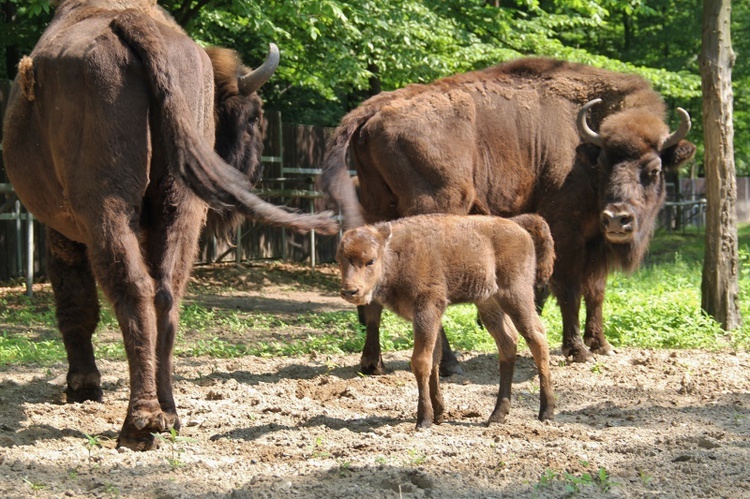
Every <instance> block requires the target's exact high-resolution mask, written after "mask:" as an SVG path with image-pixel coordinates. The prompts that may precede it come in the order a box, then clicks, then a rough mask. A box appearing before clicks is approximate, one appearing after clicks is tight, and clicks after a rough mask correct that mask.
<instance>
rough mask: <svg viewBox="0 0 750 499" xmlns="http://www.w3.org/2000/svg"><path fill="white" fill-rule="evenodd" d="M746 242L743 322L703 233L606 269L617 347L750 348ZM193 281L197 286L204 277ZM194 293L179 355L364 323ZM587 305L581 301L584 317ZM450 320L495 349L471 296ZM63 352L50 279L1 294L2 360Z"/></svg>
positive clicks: (220, 352) (239, 352)
mask: <svg viewBox="0 0 750 499" xmlns="http://www.w3.org/2000/svg"><path fill="white" fill-rule="evenodd" d="M739 247H740V260H741V265H740V272H741V274H740V296H741V299H740V307H741V313H742V315H743V317H745V318H746V321H745V324H743V325H742V326H741V327H740V328H739V329H737V330H735V331H733V332H731V333H726V332H724V331H722V330H721V329H720V328H719V326H718V325H717V324H716V323H715V322H714V321H713V320H712V319H711V318H709V317H707V316H705V315H704V314H703V313H702V312H701V309H700V285H701V270H702V254H703V234H702V233H700V232H697V231H687V232H685V233H681V232H680V233H670V234H668V233H658V234H656V236H655V238H654V240H653V242H652V245H651V248H650V251H649V256H648V257H647V259H646V261H645V262H644V265H643V267H642V268H641V270H639V271H638V272H636V273H634V274H633V275H632V276H624V275H622V274H613V275H611V276H610V277H609V281H608V286H607V294H606V299H605V303H604V327H605V334H606V335H607V338H608V339H609V341H610V342H611V343H612V344H613V345H614V346H615V347H618V346H631V347H641V348H704V349H715V348H739V349H749V348H750V299H747V297H748V296H749V295H750V225H745V226H742V227H740V230H739ZM308 273H309V271H308ZM303 277H304V278H305V279H306V280H308V281H311V282H312V284H310V286H313V287H315V286H317V289H321V290H324V289H325V290H330V289H331V288H332V287H334V286H335V285H336V282H335V280H334V279H331V278H330V276H327V277H326V278H325V279H317V280H316V279H315V278H314V276H313V277H310V276H308V275H306V274H305V276H303ZM196 288H197V289H198V290H199V291H200V290H201V289H202V288H201V284H200V283H198V285H197V286H196ZM195 301H199V300H195ZM195 301H194V302H191V303H185V304H183V306H182V315H181V323H180V334H179V336H178V339H177V343H176V354H177V355H180V356H198V355H209V356H214V357H237V356H243V355H263V356H279V355H304V354H310V353H322V354H326V353H328V354H330V353H356V352H359V351H361V349H362V347H363V345H364V331H363V329H362V328H361V327H360V326H359V325H358V324H357V317H356V313H355V311H354V310H353V309H352V311H346V312H327V313H317V314H302V315H299V316H296V317H294V318H293V319H287V320H283V319H281V318H279V317H277V316H275V315H270V314H262V313H253V312H246V311H245V312H242V311H238V310H232V309H222V308H211V307H207V306H203V305H201V304H199V303H195ZM582 308H583V307H582ZM583 314H584V311H583V310H582V311H581V316H582V317H583ZM542 320H543V322H544V323H545V326H546V328H547V334H548V337H549V342H550V345H551V346H552V347H559V345H560V343H561V328H562V324H561V319H560V312H559V309H558V307H557V305H556V303H555V302H554V299H551V300H550V301H549V302H548V304H547V306H546V307H545V309H544V312H543V314H542ZM444 325H445V328H446V332H447V334H448V337H449V339H450V341H451V344H452V346H453V347H454V348H455V349H459V350H474V351H485V352H491V351H494V350H495V344H494V341H493V340H492V338H491V337H490V335H489V334H487V332H486V331H484V330H483V329H482V328H481V327H479V326H478V325H477V323H476V309H475V308H474V307H473V306H469V305H456V306H452V307H449V309H448V311H447V313H446V317H445V318H444ZM94 341H95V347H96V353H97V356H98V357H99V358H108V359H124V358H125V355H124V350H123V347H122V340H121V336H120V333H119V330H118V327H117V322H116V320H115V318H114V316H113V315H112V313H111V310H110V309H109V308H108V307H107V306H106V305H105V306H103V307H102V321H101V324H100V326H99V330H98V332H97V334H96V335H95V339H94ZM381 344H382V347H383V349H384V350H385V351H388V350H404V349H409V348H411V347H412V345H413V340H412V332H411V324H409V323H407V322H406V321H403V320H401V319H399V318H398V317H396V316H395V315H394V314H392V313H390V312H385V313H384V315H383V320H382V327H381ZM64 360H65V350H64V348H63V346H62V341H61V339H60V336H59V333H58V332H57V331H56V327H55V316H54V305H53V298H52V294H51V292H50V290H49V288H48V287H46V288H44V289H43V290H42V291H41V292H37V293H35V295H34V297H33V298H28V297H26V296H25V295H23V294H20V293H5V294H2V295H0V366H3V365H5V366H8V365H19V364H41V365H49V364H51V363H55V362H61V361H64Z"/></svg>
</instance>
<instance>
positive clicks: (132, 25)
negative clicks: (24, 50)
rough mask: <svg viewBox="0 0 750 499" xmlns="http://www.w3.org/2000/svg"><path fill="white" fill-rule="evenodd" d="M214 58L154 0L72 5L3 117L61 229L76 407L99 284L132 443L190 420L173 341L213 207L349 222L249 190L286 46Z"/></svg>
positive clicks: (264, 218)
mask: <svg viewBox="0 0 750 499" xmlns="http://www.w3.org/2000/svg"><path fill="white" fill-rule="evenodd" d="M210 54H211V57H210V58H209V55H208V54H207V53H206V51H204V50H203V49H202V48H200V47H199V46H198V45H197V44H196V43H195V42H193V41H192V40H191V39H190V38H189V37H188V36H187V35H186V34H185V33H184V32H183V30H182V29H181V28H180V27H179V26H178V25H177V24H176V23H175V22H174V21H173V20H172V19H171V18H170V17H169V16H168V15H167V14H166V13H165V11H163V10H162V9H161V8H160V7H158V6H157V5H156V1H155V0H150V1H148V0H117V1H114V0H113V1H106V0H62V1H60V2H59V5H58V6H57V9H56V12H55V17H54V19H53V20H52V22H51V24H50V25H49V27H48V28H47V30H46V31H45V32H44V34H43V35H42V37H41V39H40V40H39V42H38V43H37V45H36V47H35V48H34V50H33V52H32V53H31V55H30V57H26V58H24V59H23V60H22V61H21V63H20V65H19V75H18V77H17V79H16V81H15V83H14V86H13V89H12V91H11V95H10V100H9V105H8V109H7V115H6V118H5V124H4V144H3V146H4V151H3V154H4V158H5V165H6V168H7V172H8V176H9V177H10V180H11V182H12V183H13V185H14V187H15V189H16V192H17V193H18V196H19V197H20V199H21V201H22V202H23V203H24V205H26V207H27V208H28V209H29V210H30V211H31V212H32V213H34V215H35V216H36V217H37V218H39V220H41V221H42V222H43V223H45V224H46V225H47V234H48V249H49V265H48V269H47V271H48V274H49V278H50V281H51V283H52V287H53V290H54V293H55V300H56V308H57V320H58V324H59V328H60V330H61V332H62V335H63V340H64V343H65V348H66V351H67V355H68V362H69V371H68V375H67V388H66V394H67V398H68V401H83V400H101V398H102V391H101V387H100V375H99V371H98V369H97V367H96V363H95V360H94V352H93V347H92V343H91V335H92V333H93V332H94V329H95V328H96V325H97V323H98V321H99V304H98V299H97V291H96V284H95V283H98V284H99V286H100V287H101V289H102V291H103V292H104V294H105V296H106V297H107V299H108V300H109V301H110V302H111V303H112V306H113V308H114V311H115V314H116V316H117V320H118V322H119V324H120V327H121V329H122V334H123V339H124V342H125V350H126V353H127V358H128V363H129V367H130V401H129V405H128V410H127V415H126V417H125V421H124V423H123V426H122V431H121V432H120V435H119V438H118V445H119V446H126V447H130V448H133V449H148V448H151V447H153V445H154V437H153V435H152V433H153V432H160V431H164V430H165V429H168V428H172V427H174V428H179V421H178V417H177V411H176V407H175V402H174V398H173V394H172V350H173V344H174V337H175V334H176V330H177V324H178V314H179V301H180V298H181V296H182V294H183V291H184V289H185V284H186V282H187V279H188V275H189V273H190V270H191V266H192V262H193V259H194V257H195V255H196V252H197V243H198V236H199V233H200V230H201V227H202V226H203V222H204V220H205V218H206V213H207V208H208V207H209V206H210V207H211V208H212V209H213V210H214V211H215V212H216V214H215V215H214V212H212V214H211V216H218V217H219V218H221V220H223V222H224V223H232V222H234V221H235V220H236V218H235V217H234V216H233V215H232V212H233V210H235V209H236V210H237V211H239V212H240V213H241V214H242V215H243V216H247V217H252V218H254V219H257V220H259V221H261V222H264V223H269V224H275V225H282V226H288V227H292V228H294V229H297V230H301V231H305V230H310V229H316V230H322V231H323V232H326V233H330V232H332V231H334V230H336V227H335V224H334V223H333V222H332V221H331V220H330V218H329V217H328V216H326V215H323V216H318V217H309V216H304V215H300V214H294V213H289V212H288V211H286V210H284V209H282V208H279V207H276V206H273V205H269V204H267V203H265V202H263V201H261V200H260V199H259V198H257V197H256V196H255V195H253V194H252V193H251V192H250V191H251V188H252V181H253V180H254V179H255V178H256V177H255V175H256V172H257V171H258V167H259V160H260V151H261V130H260V128H259V126H260V119H261V102H260V99H259V98H258V96H257V94H256V90H257V89H258V88H259V87H260V86H261V85H262V84H263V83H264V82H265V81H266V80H268V78H269V77H270V76H271V74H272V73H273V72H274V70H275V68H276V65H277V64H278V59H279V57H278V50H277V49H276V48H275V46H272V50H271V53H270V55H269V57H268V59H267V60H266V62H265V63H264V64H263V65H262V66H261V67H259V68H257V69H256V70H254V71H252V72H249V73H247V74H246V69H245V68H244V67H243V66H242V65H241V64H240V63H239V61H238V59H237V57H236V56H235V55H234V54H233V53H232V52H230V51H226V50H220V49H216V50H213V51H211V53H210ZM212 62H213V67H212ZM214 80H216V82H214ZM214 142H216V147H217V150H218V151H219V152H220V153H221V154H222V155H223V156H224V158H226V160H227V161H229V162H231V163H232V164H233V166H230V165H229V164H227V163H226V162H225V161H224V160H222V159H221V158H220V156H218V155H217V153H216V152H215V151H214V150H213V145H214ZM235 167H237V168H235Z"/></svg>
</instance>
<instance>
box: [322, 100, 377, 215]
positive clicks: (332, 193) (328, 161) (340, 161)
mask: <svg viewBox="0 0 750 499" xmlns="http://www.w3.org/2000/svg"><path fill="white" fill-rule="evenodd" d="M375 112H376V109H374V108H370V109H365V108H358V109H356V110H354V111H352V112H351V113H349V114H348V115H347V116H345V117H344V119H343V120H342V122H341V125H340V126H339V127H338V128H337V129H336V131H335V132H334V133H333V135H332V136H331V138H330V139H329V140H328V145H327V147H326V154H325V158H324V159H323V174H322V175H321V186H322V188H323V192H325V193H326V194H327V195H328V196H329V197H330V198H331V199H333V200H334V201H335V202H336V204H338V205H339V207H340V208H341V212H342V214H343V215H344V227H345V228H347V229H352V228H355V227H359V226H361V225H364V224H365V220H364V215H363V213H362V211H363V210H362V205H361V204H360V203H359V198H358V196H357V188H356V185H355V183H354V181H353V179H352V178H351V177H350V176H349V168H348V166H347V161H346V153H347V150H348V149H349V141H350V140H351V138H352V135H354V133H355V132H356V131H357V130H358V129H359V128H360V127H361V126H362V125H363V124H364V123H365V122H366V121H367V120H368V119H370V118H371V117H372V115H373V114H375Z"/></svg>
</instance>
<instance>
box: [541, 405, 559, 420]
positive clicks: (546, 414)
mask: <svg viewBox="0 0 750 499" xmlns="http://www.w3.org/2000/svg"><path fill="white" fill-rule="evenodd" d="M554 419H555V408H554V407H547V408H546V409H539V421H552V420H554Z"/></svg>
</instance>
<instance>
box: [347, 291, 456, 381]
mask: <svg viewBox="0 0 750 499" xmlns="http://www.w3.org/2000/svg"><path fill="white" fill-rule="evenodd" d="M382 313H383V307H382V306H381V305H378V304H376V303H374V302H373V303H371V304H369V305H360V306H358V307H357V318H358V320H359V323H360V324H362V325H363V326H365V331H366V336H365V347H364V349H363V350H362V357H361V358H360V361H359V366H360V369H359V370H360V372H361V373H362V374H374V375H379V374H385V372H386V371H385V364H384V363H383V357H382V355H381V353H380V317H381V315H382ZM440 339H441V341H440V344H441V349H440V352H441V360H440V375H441V376H452V375H454V374H463V373H464V370H463V369H462V368H461V364H460V363H459V362H458V359H457V358H456V354H455V353H454V352H453V350H451V346H450V344H449V343H448V337H447V336H446V335H445V329H443V326H442V325H441V326H440Z"/></svg>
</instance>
